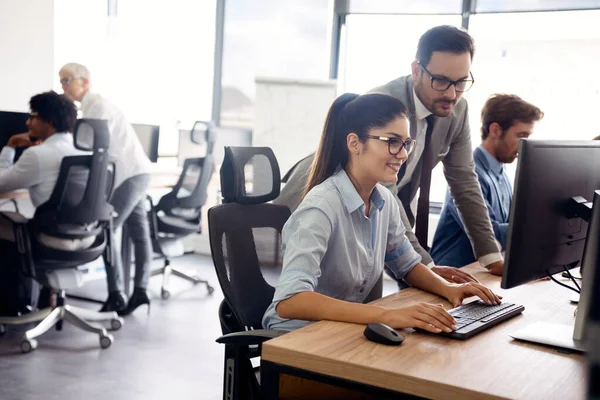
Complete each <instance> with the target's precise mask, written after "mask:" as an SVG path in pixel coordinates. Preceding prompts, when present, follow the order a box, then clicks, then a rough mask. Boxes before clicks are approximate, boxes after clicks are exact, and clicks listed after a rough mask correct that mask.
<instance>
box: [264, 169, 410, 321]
mask: <svg viewBox="0 0 600 400" xmlns="http://www.w3.org/2000/svg"><path fill="white" fill-rule="evenodd" d="M370 201H371V204H370V209H369V216H368V217H366V216H365V209H366V208H365V204H364V202H363V201H362V199H361V198H360V196H359V194H358V192H357V191H356V189H355V188H354V185H353V184H352V182H351V181H350V179H349V178H348V175H347V174H346V172H345V171H344V170H340V171H339V172H337V173H336V174H334V175H333V176H331V177H330V178H328V179H326V180H325V181H324V182H323V183H321V184H320V185H317V186H315V187H314V188H313V189H312V190H311V191H310V192H309V193H308V194H307V195H306V197H305V198H304V200H303V201H302V203H301V204H300V206H299V207H298V209H297V210H296V211H295V212H294V213H293V214H292V216H291V217H290V219H289V220H288V221H287V223H286V224H285V226H284V227H283V231H282V241H283V269H282V272H281V276H280V277H279V283H278V284H277V287H276V288H275V295H274V297H273V302H272V303H271V305H270V306H269V308H267V311H266V312H265V315H264V317H263V321H262V324H263V326H264V327H265V328H267V329H281V330H287V331H290V330H294V329H298V328H301V327H303V326H306V325H308V324H309V323H310V321H301V320H290V319H284V318H281V317H280V316H279V315H278V314H277V311H276V309H275V307H277V304H279V302H280V301H282V300H285V299H288V298H290V297H291V296H293V295H294V294H296V293H300V292H306V291H314V292H317V293H320V294H323V295H325V296H329V297H332V298H335V299H339V300H345V301H351V302H355V303H362V302H363V301H364V299H365V298H366V297H367V295H368V294H369V292H370V291H371V289H372V288H373V286H374V285H375V283H376V282H377V280H378V279H379V277H380V276H381V274H382V272H383V266H384V263H385V264H386V265H387V266H388V268H389V269H390V270H391V272H392V273H393V274H394V275H395V276H396V278H397V279H403V278H404V277H405V276H406V274H408V273H409V272H410V271H411V270H412V268H413V267H415V266H416V265H417V264H418V263H419V262H420V261H421V256H420V255H419V254H417V253H416V252H415V251H414V249H413V248H412V246H411V244H410V242H409V240H408V239H407V238H406V236H405V232H406V230H405V229H404V225H403V224H402V221H401V220H400V211H399V210H398V203H397V202H396V201H394V198H393V195H392V193H391V192H390V191H389V190H388V189H386V188H385V187H384V186H382V185H379V184H378V185H377V186H376V187H375V189H374V190H373V193H372V194H371V198H370Z"/></svg>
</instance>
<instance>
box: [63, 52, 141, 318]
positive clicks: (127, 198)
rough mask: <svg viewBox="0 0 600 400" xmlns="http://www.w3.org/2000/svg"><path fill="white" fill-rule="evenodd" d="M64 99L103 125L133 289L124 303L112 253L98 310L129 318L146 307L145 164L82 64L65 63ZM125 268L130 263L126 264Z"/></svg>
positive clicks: (128, 129)
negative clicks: (130, 250) (129, 247)
mask: <svg viewBox="0 0 600 400" xmlns="http://www.w3.org/2000/svg"><path fill="white" fill-rule="evenodd" d="M58 75H59V78H60V83H61V85H62V88H63V91H64V93H65V96H67V97H68V98H70V99H71V100H73V101H78V102H79V103H80V104H81V114H82V115H81V116H82V117H83V118H96V119H104V120H107V121H108V130H109V132H110V147H109V154H110V155H111V156H112V157H114V158H115V159H116V170H115V189H114V191H113V194H112V197H111V204H112V205H113V207H114V209H115V211H116V213H117V217H116V218H115V220H114V227H115V229H116V228H118V227H120V226H122V225H127V229H128V232H129V234H130V236H131V238H132V241H133V246H134V254H135V280H134V285H135V288H134V291H133V294H132V296H131V298H130V299H129V301H127V298H126V297H125V294H124V293H123V290H124V282H123V260H122V259H121V255H120V254H119V251H118V249H117V248H116V246H115V248H114V250H113V260H114V262H113V263H112V265H113V267H112V268H107V270H106V279H107V284H108V292H109V294H108V299H107V300H106V302H105V303H104V305H103V306H102V309H101V311H116V312H117V313H119V314H120V315H125V314H130V313H131V312H133V311H134V310H135V309H136V308H137V307H139V306H140V305H142V304H147V305H148V307H150V299H149V298H148V294H147V291H146V288H147V286H148V280H149V278H150V267H151V265H150V263H151V261H152V242H151V238H150V226H149V223H148V218H147V215H146V208H145V203H144V202H145V197H146V189H147V188H148V186H149V184H150V179H151V175H150V167H151V164H150V160H149V159H148V157H147V156H146V154H145V153H144V149H143V148H142V145H141V143H140V141H139V139H138V137H137V135H136V134H135V131H134V130H133V127H132V126H131V124H130V123H129V122H128V120H127V118H126V117H125V115H124V114H123V113H122V112H121V111H120V110H119V109H118V108H117V107H115V106H114V105H113V104H112V103H111V102H109V101H108V100H106V99H105V98H103V97H102V96H101V95H99V94H98V93H94V92H93V91H91V75H90V71H89V70H88V69H87V68H86V67H85V66H84V65H81V64H77V63H69V64H66V65H64V66H63V67H62V68H61V69H60V71H59V73H58ZM126 267H127V268H129V265H127V266H126ZM127 284H129V282H127Z"/></svg>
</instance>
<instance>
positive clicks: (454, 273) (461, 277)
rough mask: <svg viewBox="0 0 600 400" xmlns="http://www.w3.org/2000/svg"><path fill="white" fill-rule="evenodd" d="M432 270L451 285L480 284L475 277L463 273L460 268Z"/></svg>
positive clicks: (436, 267)
mask: <svg viewBox="0 0 600 400" xmlns="http://www.w3.org/2000/svg"><path fill="white" fill-rule="evenodd" d="M431 270H432V271H433V272H435V273H436V274H438V275H439V276H441V277H442V278H444V279H445V280H447V281H448V282H451V283H469V282H479V281H478V280H477V279H475V277H474V276H473V275H471V274H469V273H467V272H464V271H461V270H460V269H459V268H453V267H440V266H437V265H436V266H435V267H431Z"/></svg>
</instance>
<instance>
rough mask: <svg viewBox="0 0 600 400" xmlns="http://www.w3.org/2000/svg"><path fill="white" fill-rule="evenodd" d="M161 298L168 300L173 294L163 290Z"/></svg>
mask: <svg viewBox="0 0 600 400" xmlns="http://www.w3.org/2000/svg"><path fill="white" fill-rule="evenodd" d="M160 297H161V298H162V299H163V300H168V299H169V297H171V292H169V291H168V290H165V289H161V290H160Z"/></svg>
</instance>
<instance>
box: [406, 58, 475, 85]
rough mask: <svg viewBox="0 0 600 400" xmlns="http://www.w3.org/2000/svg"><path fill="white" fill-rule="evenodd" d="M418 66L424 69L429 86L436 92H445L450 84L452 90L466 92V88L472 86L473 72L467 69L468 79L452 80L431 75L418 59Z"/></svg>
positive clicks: (473, 80) (473, 81)
mask: <svg viewBox="0 0 600 400" xmlns="http://www.w3.org/2000/svg"><path fill="white" fill-rule="evenodd" d="M417 63H418V64H419V66H420V67H421V68H422V69H423V71H425V73H426V74H427V75H428V76H429V80H430V81H431V88H432V89H433V90H435V91H437V92H445V91H446V90H448V89H450V86H454V90H456V91H457V92H466V91H467V90H469V89H471V88H472V87H473V83H475V79H473V73H471V72H470V71H469V75H470V76H471V78H470V79H459V80H457V81H452V80H450V79H447V78H439V77H437V76H433V75H431V73H430V72H429V71H427V68H425V67H424V66H423V64H421V63H420V62H419V61H417Z"/></svg>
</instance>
